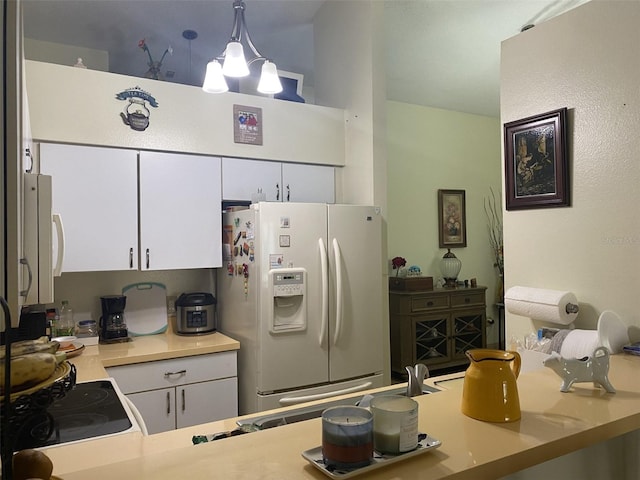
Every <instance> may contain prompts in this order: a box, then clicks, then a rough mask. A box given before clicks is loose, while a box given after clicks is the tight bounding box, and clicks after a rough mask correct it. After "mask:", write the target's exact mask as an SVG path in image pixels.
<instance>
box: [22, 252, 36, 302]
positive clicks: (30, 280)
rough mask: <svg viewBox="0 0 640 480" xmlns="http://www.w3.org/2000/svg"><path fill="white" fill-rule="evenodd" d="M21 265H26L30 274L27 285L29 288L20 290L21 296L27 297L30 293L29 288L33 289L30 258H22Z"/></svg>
mask: <svg viewBox="0 0 640 480" xmlns="http://www.w3.org/2000/svg"><path fill="white" fill-rule="evenodd" d="M20 265H24V266H25V267H27V273H28V274H29V283H28V285H27V288H25V289H24V290H20V296H21V297H25V298H27V295H29V290H31V284H32V283H33V272H32V271H31V265H29V260H27V259H26V258H21V259H20Z"/></svg>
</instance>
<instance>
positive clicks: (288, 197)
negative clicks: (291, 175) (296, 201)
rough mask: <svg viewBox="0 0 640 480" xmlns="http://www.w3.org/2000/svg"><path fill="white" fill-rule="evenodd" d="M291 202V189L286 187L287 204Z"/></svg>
mask: <svg viewBox="0 0 640 480" xmlns="http://www.w3.org/2000/svg"><path fill="white" fill-rule="evenodd" d="M289 200H291V189H290V188H289V185H287V202H288V201H289Z"/></svg>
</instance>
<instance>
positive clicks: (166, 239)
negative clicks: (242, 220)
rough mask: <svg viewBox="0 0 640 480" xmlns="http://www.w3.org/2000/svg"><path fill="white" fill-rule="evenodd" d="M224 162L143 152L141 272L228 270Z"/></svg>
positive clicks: (141, 153)
mask: <svg viewBox="0 0 640 480" xmlns="http://www.w3.org/2000/svg"><path fill="white" fill-rule="evenodd" d="M221 225H222V214H221V181H220V158H219V157H204V156H198V155H182V154H176V153H157V152H140V269H141V270H143V271H144V270H172V269H185V268H214V267H220V266H222V245H221V241H222V230H221V228H222V226H221Z"/></svg>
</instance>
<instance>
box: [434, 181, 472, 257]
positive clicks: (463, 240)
mask: <svg viewBox="0 0 640 480" xmlns="http://www.w3.org/2000/svg"><path fill="white" fill-rule="evenodd" d="M438 234H439V237H440V248H455V247H466V246H467V213H466V210H465V199H464V190H438Z"/></svg>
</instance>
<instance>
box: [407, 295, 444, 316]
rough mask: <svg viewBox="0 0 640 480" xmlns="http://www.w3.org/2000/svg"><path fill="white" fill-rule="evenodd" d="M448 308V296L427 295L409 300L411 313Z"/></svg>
mask: <svg viewBox="0 0 640 480" xmlns="http://www.w3.org/2000/svg"><path fill="white" fill-rule="evenodd" d="M448 307H449V296H448V295H429V296H424V297H414V298H412V299H411V312H423V311H425V310H433V309H436V308H448Z"/></svg>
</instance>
